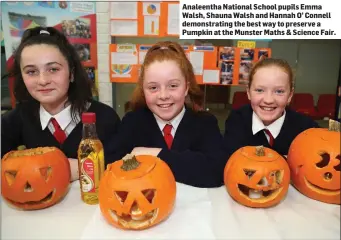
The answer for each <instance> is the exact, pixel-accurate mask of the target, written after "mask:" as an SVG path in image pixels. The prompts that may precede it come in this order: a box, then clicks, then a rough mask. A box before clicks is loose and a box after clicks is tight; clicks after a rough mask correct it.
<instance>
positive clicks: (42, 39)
mask: <svg viewBox="0 0 341 240" xmlns="http://www.w3.org/2000/svg"><path fill="white" fill-rule="evenodd" d="M10 75H11V76H13V77H14V78H15V86H14V96H15V98H16V100H17V103H18V104H17V106H16V108H15V109H13V110H11V111H9V112H6V113H5V114H4V115H2V116H1V156H3V155H4V154H6V153H7V152H9V151H11V150H14V149H16V148H17V147H18V146H20V145H25V146H26V148H35V147H43V146H55V147H58V148H60V149H61V150H62V151H63V152H64V154H65V155H66V156H67V157H68V158H69V160H70V166H71V171H72V172H71V174H72V179H73V180H75V179H77V178H78V173H77V171H78V164H77V149H78V145H79V143H80V140H81V137H82V127H83V125H82V122H81V114H82V113H84V112H94V113H96V119H97V122H96V128H97V134H98V137H99V139H100V140H101V141H102V143H103V145H104V153H105V157H110V154H112V151H111V149H110V145H109V144H108V142H112V141H114V138H115V133H116V132H117V128H118V126H119V124H120V119H119V117H118V115H117V113H116V112H115V111H114V109H112V108H111V107H109V106H107V105H105V104H103V103H100V102H98V101H95V100H93V98H92V91H93V89H94V85H93V82H92V81H91V80H89V78H88V75H87V73H86V71H85V69H84V68H83V66H82V64H81V61H80V59H79V56H78V54H77V52H76V51H75V49H74V47H73V46H72V45H71V44H70V43H69V42H68V40H67V38H66V37H65V36H64V35H63V34H62V33H60V32H59V31H58V30H56V29H54V28H52V27H47V28H43V27H36V28H32V29H28V30H26V31H25V32H24V34H23V37H22V39H21V42H20V45H19V47H18V48H17V49H16V51H15V53H14V63H13V67H12V69H11V70H10Z"/></svg>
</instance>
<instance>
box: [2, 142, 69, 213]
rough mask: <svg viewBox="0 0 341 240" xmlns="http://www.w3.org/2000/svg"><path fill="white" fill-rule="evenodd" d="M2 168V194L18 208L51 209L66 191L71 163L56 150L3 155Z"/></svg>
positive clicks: (39, 149)
mask: <svg viewBox="0 0 341 240" xmlns="http://www.w3.org/2000/svg"><path fill="white" fill-rule="evenodd" d="M1 165H2V169H1V194H2V196H3V198H4V199H5V200H6V201H7V202H8V203H9V204H10V205H12V206H14V207H16V208H18V209H23V210H35V209H43V208H47V207H50V206H52V205H54V204H56V203H57V202H58V201H59V200H61V199H62V198H63V197H64V196H65V195H66V193H67V191H68V189H69V188H68V187H69V184H70V178H71V173H70V164H69V161H68V159H67V157H66V156H65V155H64V153H63V152H62V151H61V150H59V149H58V148H55V147H39V148H33V149H26V150H16V151H11V152H8V153H7V154H5V155H4V156H3V158H2V160H1Z"/></svg>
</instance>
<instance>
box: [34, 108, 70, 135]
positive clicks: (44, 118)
mask: <svg viewBox="0 0 341 240" xmlns="http://www.w3.org/2000/svg"><path fill="white" fill-rule="evenodd" d="M39 116H40V123H41V128H42V129H43V130H44V129H45V128H46V127H47V125H48V124H49V122H50V119H51V118H52V117H53V118H55V119H56V120H57V122H58V124H59V125H60V127H61V129H62V130H65V128H66V127H67V126H68V125H69V124H70V122H71V121H72V118H71V105H69V106H67V107H66V108H64V109H63V110H62V111H61V112H59V113H57V114H56V115H51V114H50V113H48V112H47V111H46V110H45V108H44V107H43V106H42V105H40V109H39Z"/></svg>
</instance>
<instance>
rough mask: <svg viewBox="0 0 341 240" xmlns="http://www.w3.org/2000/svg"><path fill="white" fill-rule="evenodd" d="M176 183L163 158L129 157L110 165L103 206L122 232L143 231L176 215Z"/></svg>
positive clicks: (103, 183)
mask: <svg viewBox="0 0 341 240" xmlns="http://www.w3.org/2000/svg"><path fill="white" fill-rule="evenodd" d="M175 197H176V182H175V178H174V175H173V173H172V171H171V170H170V168H169V167H168V165H167V164H166V163H165V162H164V161H162V160H161V159H159V158H157V157H154V156H149V155H139V156H132V155H130V154H128V155H127V156H125V157H124V158H123V159H122V160H119V161H116V162H114V163H112V164H109V165H108V167H107V169H106V170H105V172H104V175H103V177H102V179H101V182H100V186H99V205H100V209H101V212H102V214H103V216H104V217H105V219H106V220H107V221H108V222H109V223H110V224H112V225H113V226H115V227H118V228H121V229H132V230H141V229H146V228H149V227H152V226H154V225H156V224H158V223H159V222H161V221H163V220H164V219H166V218H167V217H168V216H169V215H170V214H171V212H172V210H173V207H174V203H175Z"/></svg>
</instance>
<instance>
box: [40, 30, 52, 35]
mask: <svg viewBox="0 0 341 240" xmlns="http://www.w3.org/2000/svg"><path fill="white" fill-rule="evenodd" d="M39 34H47V35H50V33H49V32H48V31H46V30H40V32H39Z"/></svg>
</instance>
